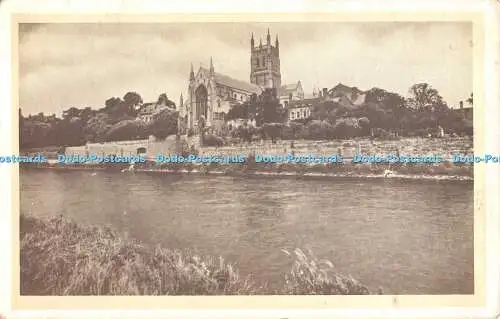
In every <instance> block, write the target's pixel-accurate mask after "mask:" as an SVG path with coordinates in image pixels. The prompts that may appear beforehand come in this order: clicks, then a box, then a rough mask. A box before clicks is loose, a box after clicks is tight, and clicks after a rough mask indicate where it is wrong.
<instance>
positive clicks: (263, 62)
mask: <svg viewBox="0 0 500 319" xmlns="http://www.w3.org/2000/svg"><path fill="white" fill-rule="evenodd" d="M262 66H266V59H265V58H262Z"/></svg>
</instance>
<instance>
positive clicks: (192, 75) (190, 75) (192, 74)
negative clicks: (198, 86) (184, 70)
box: [189, 63, 194, 79]
mask: <svg viewBox="0 0 500 319" xmlns="http://www.w3.org/2000/svg"><path fill="white" fill-rule="evenodd" d="M189 78H190V79H194V70H193V63H191V72H190V73H189Z"/></svg>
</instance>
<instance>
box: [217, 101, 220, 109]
mask: <svg viewBox="0 0 500 319" xmlns="http://www.w3.org/2000/svg"><path fill="white" fill-rule="evenodd" d="M217 107H218V108H220V100H217Z"/></svg>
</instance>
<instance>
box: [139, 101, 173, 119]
mask: <svg viewBox="0 0 500 319" xmlns="http://www.w3.org/2000/svg"><path fill="white" fill-rule="evenodd" d="M164 110H175V104H172V103H168V102H167V100H162V101H158V102H150V103H144V104H141V105H139V106H138V111H137V118H138V119H140V120H141V121H143V122H145V123H150V122H151V121H152V120H153V118H154V116H155V115H156V114H158V113H160V112H161V111H164Z"/></svg>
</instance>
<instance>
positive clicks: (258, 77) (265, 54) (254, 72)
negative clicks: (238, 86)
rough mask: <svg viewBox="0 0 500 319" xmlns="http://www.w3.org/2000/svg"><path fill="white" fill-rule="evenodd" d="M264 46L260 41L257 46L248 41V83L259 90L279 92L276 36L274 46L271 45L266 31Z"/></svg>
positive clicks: (269, 36) (279, 80) (253, 42)
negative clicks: (259, 88) (267, 89)
mask: <svg viewBox="0 0 500 319" xmlns="http://www.w3.org/2000/svg"><path fill="white" fill-rule="evenodd" d="M266 40H267V41H266V44H265V45H263V44H262V39H261V40H260V43H259V45H258V46H255V41H254V38H253V33H252V38H251V39H250V46H251V47H250V55H251V58H250V61H251V62H250V70H251V71H250V83H252V84H255V85H257V86H259V87H261V88H269V89H276V90H279V89H280V88H281V71H280V44H279V41H278V36H277V35H276V41H275V43H274V46H273V45H272V44H271V34H270V33H269V29H267V39H266Z"/></svg>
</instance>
